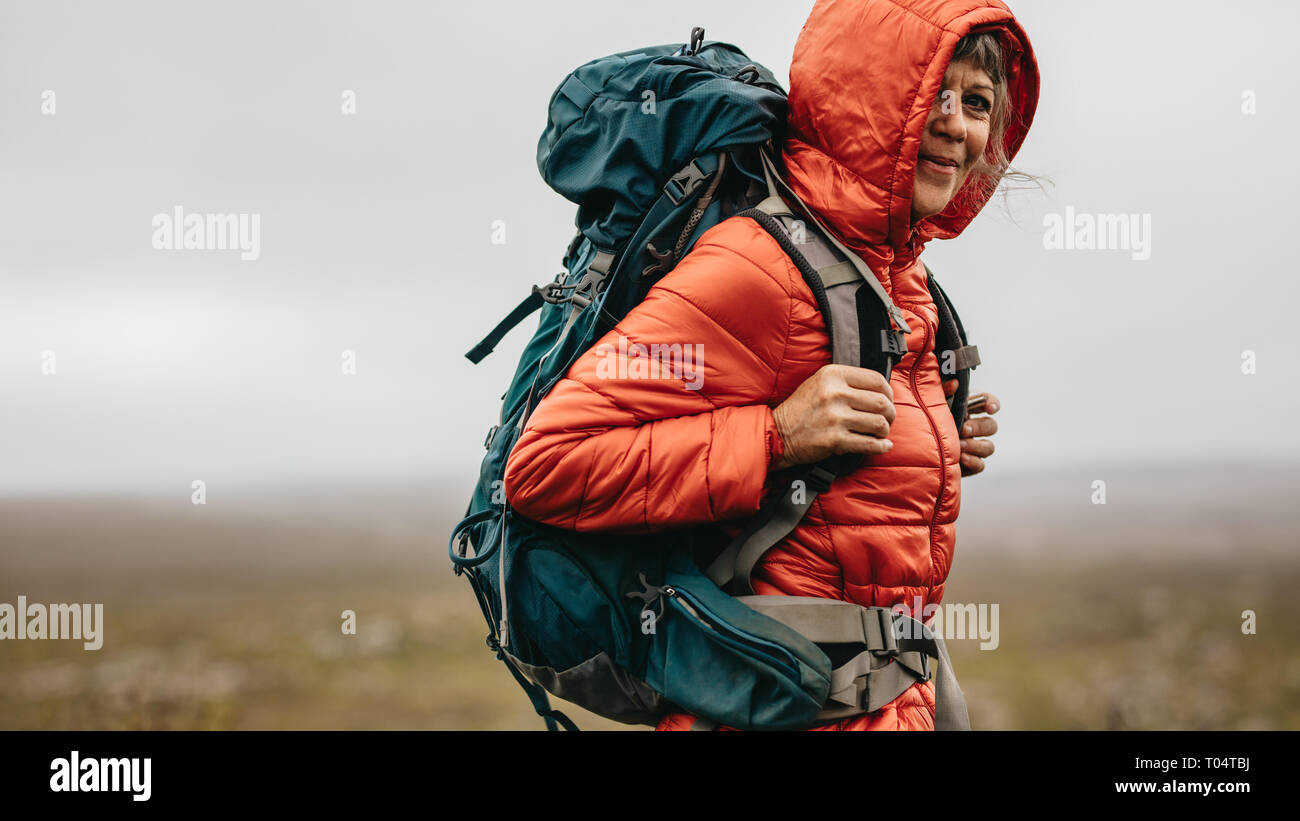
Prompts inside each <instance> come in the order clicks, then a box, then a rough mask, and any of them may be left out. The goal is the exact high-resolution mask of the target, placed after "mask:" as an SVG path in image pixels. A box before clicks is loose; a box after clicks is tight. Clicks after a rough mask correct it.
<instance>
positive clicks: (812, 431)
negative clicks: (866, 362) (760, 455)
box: [772, 365, 894, 470]
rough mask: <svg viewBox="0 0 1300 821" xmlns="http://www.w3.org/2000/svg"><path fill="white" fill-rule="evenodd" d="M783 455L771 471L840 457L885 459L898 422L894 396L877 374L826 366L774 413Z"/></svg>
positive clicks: (806, 381) (850, 367)
mask: <svg viewBox="0 0 1300 821" xmlns="http://www.w3.org/2000/svg"><path fill="white" fill-rule="evenodd" d="M773 415H774V416H775V417H776V428H777V430H778V431H780V433H781V441H782V442H783V443H784V445H785V453H784V454H783V455H782V456H781V460H780V461H779V462H777V463H776V464H774V465H772V470H780V469H782V468H787V467H790V466H792V465H805V464H811V463H813V462H820V461H821V460H822V459H825V458H826V457H828V456H834V455H836V454H839V453H864V454H879V453H886V452H888V451H889V449H890V448H892V447H893V446H894V443H893V442H891V441H889V440H888V439H886V438H885V437H886V436H888V435H889V426H890V425H891V424H893V422H894V391H893V389H892V388H890V387H889V383H888V382H887V381H886V380H885V378H884V377H883V376H881V375H880V374H879V373H877V372H875V371H873V370H869V369H867V368H855V367H852V366H850V365H825V366H823V367H822V368H821V369H820V370H818V371H817V373H815V374H813V375H812V376H810V377H808V378H807V379H806V380H804V383H803V384H802V385H800V386H799V387H798V388H796V389H795V391H794V393H792V394H790V397H789V398H788V399H786V400H785V401H784V402H782V403H781V404H780V405H777V407H776V410H775V411H773Z"/></svg>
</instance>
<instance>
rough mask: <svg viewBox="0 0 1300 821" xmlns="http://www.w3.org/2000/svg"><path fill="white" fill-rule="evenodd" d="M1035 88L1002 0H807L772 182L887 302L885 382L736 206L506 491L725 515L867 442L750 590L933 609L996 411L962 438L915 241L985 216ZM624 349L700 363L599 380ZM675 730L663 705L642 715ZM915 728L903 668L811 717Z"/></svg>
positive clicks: (924, 697)
mask: <svg viewBox="0 0 1300 821" xmlns="http://www.w3.org/2000/svg"><path fill="white" fill-rule="evenodd" d="M1037 96H1038V75H1037V67H1036V64H1035V61H1034V58H1033V54H1032V51H1031V48H1030V45H1029V41H1028V39H1027V37H1026V36H1025V34H1024V32H1023V31H1022V30H1021V28H1020V26H1019V24H1018V23H1017V22H1016V21H1015V18H1014V17H1013V16H1012V15H1011V13H1010V12H1009V11H1008V10H1007V9H1006V7H1005V6H1003V5H1002V4H1001V3H999V2H997V0H928V1H923V0H912V2H904V0H819V2H818V3H817V4H816V6H815V7H814V8H813V11H812V14H811V15H810V17H809V18H808V21H807V23H806V24H805V25H804V28H803V32H802V33H801V34H800V36H799V40H798V44H797V45H796V47H795V54H794V59H793V61H792V63H791V69H790V108H789V115H788V132H787V136H786V139H785V141H784V143H783V145H782V152H781V153H782V161H783V164H784V176H785V178H786V180H787V182H788V183H789V185H790V187H791V188H792V189H793V191H794V192H795V193H796V194H797V195H798V197H799V198H800V199H801V200H802V201H803V202H804V203H805V204H806V205H807V206H808V207H809V208H810V209H812V210H813V211H814V212H815V214H816V216H817V217H818V219H819V220H820V221H821V222H822V224H824V225H825V226H826V227H827V228H829V229H830V230H831V231H833V232H834V233H835V234H836V235H837V236H838V238H839V239H840V240H841V241H842V242H843V243H844V244H846V245H847V246H848V247H850V248H851V249H853V250H854V251H855V252H856V253H858V255H859V256H861V257H862V258H863V260H865V261H866V262H867V264H868V265H869V266H870V268H871V270H872V271H873V272H874V273H875V274H876V276H877V278H878V279H879V280H880V282H881V283H882V284H883V285H884V286H885V288H886V289H887V290H888V292H889V293H890V295H891V296H892V298H893V301H894V302H895V304H897V305H898V306H899V308H901V309H902V311H903V313H904V316H905V318H906V320H907V323H908V325H909V327H910V328H911V329H912V332H911V333H910V334H909V335H908V337H907V345H908V350H907V353H906V355H905V356H904V357H903V358H902V360H901V362H900V363H899V364H898V365H897V366H896V367H895V369H894V370H893V373H892V376H891V378H890V380H889V382H888V383H886V382H885V381H884V379H883V378H882V377H880V376H879V375H878V374H876V373H875V372H873V371H868V370H864V369H857V368H849V367H847V366H840V365H830V364H828V363H829V362H830V358H831V352H830V348H829V341H828V338H827V334H826V330H825V326H824V324H823V321H822V317H821V314H820V312H819V310H818V307H817V302H816V300H815V298H814V296H813V294H812V292H811V290H810V289H809V288H808V286H807V284H806V283H805V282H804V280H803V278H802V277H801V275H800V273H799V271H798V270H797V269H796V268H795V267H794V265H793V264H792V263H791V262H790V260H789V258H788V257H787V256H786V255H785V254H784V253H783V252H782V251H781V249H780V247H779V246H778V245H777V243H776V242H775V241H774V240H773V239H772V237H771V236H770V235H769V234H767V233H766V232H765V231H764V230H763V229H762V228H761V227H760V226H759V225H757V224H756V223H755V222H754V221H752V220H749V219H745V218H733V219H729V220H725V221H723V222H722V223H720V224H719V225H717V226H715V227H714V228H713V229H711V230H710V231H708V232H707V233H705V234H704V235H703V236H702V237H701V238H700V240H699V242H698V243H697V244H696V246H695V248H694V249H693V250H692V252H691V253H690V254H689V255H688V256H687V258H686V259H684V260H683V261H682V262H681V263H680V264H679V265H678V266H677V268H676V269H674V270H673V271H672V272H671V273H670V274H668V275H667V276H666V277H664V279H663V280H661V281H660V282H659V283H658V284H657V285H656V286H655V287H654V288H653V289H652V290H651V291H650V294H649V296H648V297H647V298H646V300H645V301H644V302H643V303H642V304H641V305H639V306H638V307H637V308H635V309H634V310H633V311H631V312H630V313H629V314H628V315H627V316H626V317H625V318H624V320H623V321H622V322H620V323H619V325H618V327H617V328H615V329H614V330H613V331H611V332H610V334H609V335H608V336H607V337H605V338H604V339H603V340H602V342H608V343H610V345H609V346H600V345H598V346H596V348H593V349H592V351H590V352H588V353H587V354H585V355H584V356H583V357H581V358H580V359H579V360H578V361H577V362H576V363H575V364H574V366H573V368H572V369H571V370H570V371H569V373H568V375H567V376H566V378H565V379H563V380H561V381H560V382H559V383H558V384H557V385H556V387H555V388H554V389H553V390H552V392H551V393H550V394H549V395H548V396H547V397H546V399H545V400H543V401H542V402H541V403H540V404H539V406H538V407H537V409H536V410H535V411H534V413H533V415H532V417H531V418H530V419H529V422H528V426H527V428H526V430H525V431H524V433H523V434H522V435H521V437H520V439H519V441H518V442H517V443H516V445H515V448H514V450H513V451H512V453H511V456H510V460H509V463H508V465H507V470H506V480H505V484H506V494H507V499H508V501H509V502H510V504H511V505H513V506H514V507H515V508H516V509H518V510H519V511H520V512H521V513H523V514H524V515H526V516H529V517H531V518H534V519H537V520H540V521H543V522H546V523H548V524H553V525H556V526H559V527H567V528H572V529H577V530H596V529H624V530H649V529H655V528H665V527H673V526H681V525H689V524H695V523H701V522H713V521H719V522H721V521H727V520H739V519H743V518H744V517H746V516H749V515H752V514H753V513H755V512H756V511H757V510H758V508H759V504H760V502H761V501H762V499H763V497H764V495H765V493H766V492H767V491H768V490H769V489H770V488H771V487H772V486H774V485H779V484H780V483H779V480H778V481H776V482H774V481H773V480H772V479H771V474H772V473H773V472H774V471H778V470H781V469H783V468H786V467H789V466H792V465H797V464H803V463H811V462H815V461H818V460H820V459H822V458H824V457H826V456H829V455H831V454H835V453H850V452H852V453H862V454H866V459H865V461H864V463H863V465H862V467H860V468H859V469H858V470H857V471H855V472H854V473H852V474H850V475H848V476H845V477H842V478H840V479H838V480H837V481H836V482H835V483H834V485H833V486H832V487H831V489H830V490H829V491H827V492H825V493H823V494H821V495H820V496H819V497H818V498H817V500H816V502H815V504H814V505H813V507H812V508H811V509H810V511H809V512H808V514H807V516H806V517H805V518H804V520H803V521H802V522H801V523H800V525H799V526H798V527H797V528H796V529H795V530H794V531H793V532H792V533H791V534H790V536H788V537H787V538H786V539H785V540H784V541H783V542H782V543H781V544H779V545H777V546H776V547H774V548H773V549H771V550H770V551H768V553H767V554H766V555H765V556H764V558H763V560H762V562H761V563H760V565H759V566H758V567H757V568H756V569H755V571H754V575H753V587H754V590H755V592H756V593H760V594H777V595H793V596H819V597H823V598H832V599H840V600H847V601H852V602H855V603H857V604H860V605H864V606H883V607H890V606H893V605H895V604H900V603H901V604H905V605H907V606H908V607H909V608H911V607H912V606H913V605H914V604H915V599H916V598H918V597H919V599H920V601H921V604H922V606H924V605H926V604H930V603H936V604H937V603H938V602H939V601H940V600H941V599H942V597H943V592H944V581H945V579H946V578H947V576H948V571H949V568H950V567H951V564H952V558H953V548H954V525H955V523H956V520H957V514H958V510H959V507H960V492H961V477H962V475H963V473H971V472H978V470H980V469H982V467H983V461H982V460H983V458H984V457H987V456H989V455H990V454H991V453H992V451H993V448H992V443H991V442H988V441H987V440H985V439H982V438H980V437H982V436H987V435H989V434H992V433H993V432H994V431H995V430H996V426H995V425H994V423H993V420H992V419H990V418H989V417H987V416H979V417H975V418H974V419H972V420H971V422H969V423H968V430H966V431H963V432H961V433H959V432H958V431H957V429H956V426H955V424H954V422H953V419H952V416H951V414H950V412H949V410H948V407H947V402H946V398H945V397H946V393H947V392H950V391H951V388H949V389H948V390H947V391H946V390H945V385H944V383H943V380H942V379H941V375H940V369H939V362H938V360H937V358H936V357H935V354H934V340H935V336H936V327H937V322H938V316H937V313H936V310H935V306H934V304H933V301H932V299H931V297H930V294H929V291H928V290H927V288H926V274H925V270H924V268H923V267H922V265H921V262H920V259H919V256H920V253H921V251H922V249H923V248H924V246H925V243H926V242H927V241H928V240H930V239H932V238H936V237H938V238H942V239H949V238H953V237H956V236H958V235H959V234H960V233H961V232H962V230H963V229H964V228H965V227H966V225H967V224H968V223H969V222H970V221H971V220H972V219H973V218H974V217H975V215H976V214H978V213H979V211H980V210H981V208H983V206H984V204H985V203H986V202H987V201H988V199H989V198H990V196H991V195H992V193H993V190H994V188H995V187H996V185H997V183H998V181H999V180H1000V179H1001V178H1002V176H1003V173H1004V172H1005V171H1006V168H1007V163H1008V162H1009V161H1010V159H1011V158H1012V157H1013V156H1014V155H1015V153H1016V151H1017V150H1018V149H1019V147H1020V145H1021V143H1022V142H1023V140H1024V138H1025V134H1026V132H1027V130H1028V128H1029V124H1030V122H1031V121H1032V118H1033V113H1034V107H1035V104H1036V102H1037ZM956 273H960V272H956ZM619 336H621V337H623V338H624V340H625V344H624V345H622V346H619V345H618V339H617V337H619ZM630 343H641V344H643V345H646V346H647V347H649V346H650V345H652V344H656V343H657V344H682V345H687V344H694V345H698V346H702V347H697V348H695V349H694V350H696V351H698V352H700V354H702V355H701V356H699V357H698V359H699V361H698V362H697V363H696V364H697V371H698V372H697V374H695V375H694V379H693V380H692V381H691V384H690V385H687V384H684V380H682V379H664V378H648V379H646V378H642V379H632V378H622V379H619V378H614V377H611V376H610V375H611V374H619V373H622V374H628V373H632V372H635V371H636V369H633V370H632V371H629V370H628V369H627V368H618V367H610V363H607V362H603V359H604V358H605V357H608V356H610V355H614V356H618V355H623V354H621V353H614V354H611V353H610V351H611V350H613V351H620V352H621V351H626V350H628V347H629V344H630ZM597 348H599V349H600V350H599V351H598V350H597ZM642 372H644V371H642ZM996 409H997V403H996V400H994V399H993V398H992V397H989V404H988V408H987V410H988V411H989V412H990V413H991V412H993V411H995V410H996ZM736 529H737V528H736V527H735V526H732V530H731V532H735V530H736ZM913 615H920V614H915V613H914V614H913ZM693 722H694V718H693V717H692V716H689V715H681V714H678V715H671V716H669V717H667V718H666V719H664V720H663V721H662V722H661V723H660V729H685V728H688V727H690V726H691V724H692V723H693ZM933 727H934V686H933V684H932V683H931V682H924V683H921V682H918V683H917V684H914V685H913V686H912V687H911V688H909V689H908V690H906V691H904V692H903V693H902V694H901V695H900V696H899V697H898V698H896V699H895V700H894V701H893V702H891V703H890V704H888V705H886V706H885V707H883V708H881V709H879V710H877V711H875V712H873V713H868V714H865V715H860V716H857V717H854V718H850V719H845V720H843V721H839V722H836V723H834V724H831V725H828V726H827V727H825V728H824V729H853V730H875V729H932V728H933Z"/></svg>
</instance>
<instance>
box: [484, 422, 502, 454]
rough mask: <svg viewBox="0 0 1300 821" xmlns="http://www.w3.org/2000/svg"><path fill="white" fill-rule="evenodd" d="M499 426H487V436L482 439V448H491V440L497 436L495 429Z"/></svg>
mask: <svg viewBox="0 0 1300 821" xmlns="http://www.w3.org/2000/svg"><path fill="white" fill-rule="evenodd" d="M500 427H501V426H500V425H493V426H492V427H490V428H488V432H487V438H485V439H484V440H483V449H484V450H491V449H492V440H493V439H495V438H497V430H498V429H499V428H500Z"/></svg>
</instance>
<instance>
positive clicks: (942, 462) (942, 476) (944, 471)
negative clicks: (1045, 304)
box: [910, 308, 961, 588]
mask: <svg viewBox="0 0 1300 821" xmlns="http://www.w3.org/2000/svg"><path fill="white" fill-rule="evenodd" d="M935 310H936V311H937V310H938V309H937V308H936V309H935ZM929 345H930V323H928V322H927V323H925V340H924V341H923V342H922V343H921V350H922V351H924V350H925V349H926V348H927V347H929ZM916 371H917V368H916V360H915V359H913V361H912V374H911V378H910V382H911V385H912V395H913V396H915V397H916V399H917V404H918V405H920V406H921V411H922V412H923V413H924V414H925V419H926V421H927V422H929V423H930V432H931V433H933V434H934V442H935V444H936V445H938V446H939V493H938V495H937V496H935V498H934V513H933V514H931V516H930V530H929V535H928V542H929V543H928V544H927V545H926V549H927V550H928V552H929V554H930V578H929V586H930V587H931V588H933V587H934V528H935V523H936V522H938V521H939V506H940V504H941V503H942V502H943V492H944V490H946V489H947V487H948V459H947V458H946V457H945V456H944V453H943V437H942V436H941V435H940V434H939V426H938V425H936V424H935V423H934V417H933V416H931V415H930V409H929V408H928V407H926V404H925V402H922V401H921V390H920V386H918V385H917V383H916V375H917V374H916ZM958 433H961V431H958Z"/></svg>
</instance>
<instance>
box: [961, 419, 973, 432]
mask: <svg viewBox="0 0 1300 821" xmlns="http://www.w3.org/2000/svg"><path fill="white" fill-rule="evenodd" d="M961 432H962V433H965V434H969V433H970V432H971V426H970V423H969V422H967V423H966V424H964V425H962V426H961Z"/></svg>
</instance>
